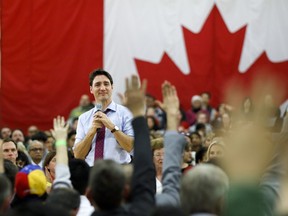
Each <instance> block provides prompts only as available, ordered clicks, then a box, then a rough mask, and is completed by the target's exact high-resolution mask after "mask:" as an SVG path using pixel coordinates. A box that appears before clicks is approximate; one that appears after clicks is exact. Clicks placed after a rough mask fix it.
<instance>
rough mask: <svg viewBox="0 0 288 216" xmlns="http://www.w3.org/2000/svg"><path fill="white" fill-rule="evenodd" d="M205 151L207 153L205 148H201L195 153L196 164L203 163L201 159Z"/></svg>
mask: <svg viewBox="0 0 288 216" xmlns="http://www.w3.org/2000/svg"><path fill="white" fill-rule="evenodd" d="M207 151H208V148H207V147H201V148H200V150H199V151H197V152H196V156H195V159H196V163H197V164H198V163H200V161H203V158H204V156H205V154H206V152H207Z"/></svg>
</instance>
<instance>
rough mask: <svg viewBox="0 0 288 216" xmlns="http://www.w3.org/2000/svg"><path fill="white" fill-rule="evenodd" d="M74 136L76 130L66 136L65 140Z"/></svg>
mask: <svg viewBox="0 0 288 216" xmlns="http://www.w3.org/2000/svg"><path fill="white" fill-rule="evenodd" d="M75 134H76V130H71V131H70V132H69V133H68V135H67V140H69V139H70V138H71V137H72V136H73V135H75Z"/></svg>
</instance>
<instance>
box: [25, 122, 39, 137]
mask: <svg viewBox="0 0 288 216" xmlns="http://www.w3.org/2000/svg"><path fill="white" fill-rule="evenodd" d="M37 132H38V127H37V126H35V125H31V126H30V127H28V130H27V135H28V136H29V137H32V136H34V135H35V134H36V133H37Z"/></svg>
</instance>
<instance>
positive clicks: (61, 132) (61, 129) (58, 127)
mask: <svg viewBox="0 0 288 216" xmlns="http://www.w3.org/2000/svg"><path fill="white" fill-rule="evenodd" d="M53 125H54V129H52V130H51V133H52V136H53V137H55V139H56V141H57V140H65V141H66V139H67V133H68V127H69V125H68V124H66V122H65V119H64V117H63V116H62V117H60V116H57V118H54V120H53Z"/></svg>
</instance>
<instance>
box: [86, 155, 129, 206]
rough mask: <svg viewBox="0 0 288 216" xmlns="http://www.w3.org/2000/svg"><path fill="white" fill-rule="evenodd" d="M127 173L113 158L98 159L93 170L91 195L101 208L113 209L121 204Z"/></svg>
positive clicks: (90, 184)
mask: <svg viewBox="0 0 288 216" xmlns="http://www.w3.org/2000/svg"><path fill="white" fill-rule="evenodd" d="M124 185H125V174H124V171H123V168H122V167H121V165H120V164H117V163H116V162H115V161H113V160H97V161H96V162H95V164H94V167H93V168H92V170H91V173H90V178H89V187H90V188H91V197H92V199H93V201H94V202H95V203H96V205H97V206H98V207H99V209H100V210H112V209H116V208H118V207H119V206H120V205H121V201H122V194H123V190H124Z"/></svg>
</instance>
